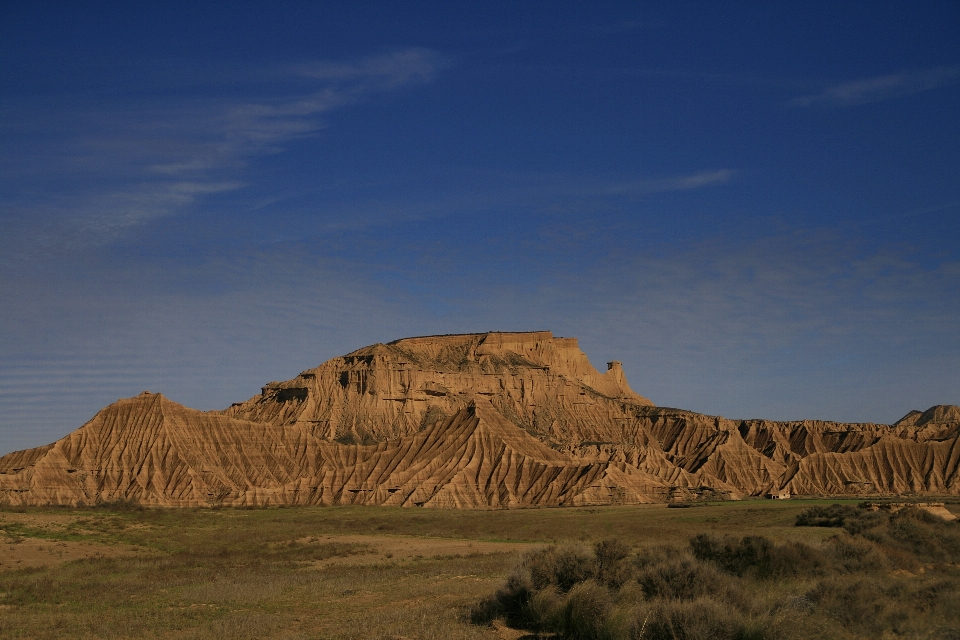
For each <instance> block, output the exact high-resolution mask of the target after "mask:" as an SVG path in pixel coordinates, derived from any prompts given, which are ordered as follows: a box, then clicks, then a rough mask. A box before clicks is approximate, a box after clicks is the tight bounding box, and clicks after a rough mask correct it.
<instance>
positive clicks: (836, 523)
mask: <svg viewBox="0 0 960 640" xmlns="http://www.w3.org/2000/svg"><path fill="white" fill-rule="evenodd" d="M886 519H887V516H886V514H885V513H883V512H879V511H867V510H866V509H863V508H857V507H853V506H851V505H846V504H832V505H830V506H829V507H820V506H814V507H810V508H809V509H806V510H804V511H801V512H800V513H798V514H797V518H796V521H795V522H794V524H795V525H796V526H798V527H838V528H840V527H842V528H843V529H846V531H847V533H850V534H853V535H856V534H858V533H863V532H864V531H866V530H867V529H872V528H874V527H878V526H880V525H882V524H884V523H885V522H886Z"/></svg>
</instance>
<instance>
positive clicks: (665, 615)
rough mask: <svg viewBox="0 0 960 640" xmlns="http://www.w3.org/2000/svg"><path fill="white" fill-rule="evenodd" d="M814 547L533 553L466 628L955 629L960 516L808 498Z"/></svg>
mask: <svg viewBox="0 0 960 640" xmlns="http://www.w3.org/2000/svg"><path fill="white" fill-rule="evenodd" d="M796 525H797V526H800V527H803V526H818V527H824V528H832V529H834V530H836V531H837V533H836V534H835V535H833V536H831V537H829V538H827V539H826V540H824V541H823V542H822V543H821V544H819V545H811V544H807V543H804V542H798V541H789V540H787V541H782V542H775V541H773V540H771V539H770V538H768V537H765V536H762V535H747V536H733V535H723V536H717V535H711V534H707V533H699V534H696V535H693V536H691V537H690V538H689V541H688V543H687V544H686V545H683V546H678V545H655V546H652V547H642V548H640V549H638V550H634V549H631V548H629V547H628V546H627V545H625V544H624V543H623V542H621V541H619V540H616V539H610V540H602V541H599V542H596V543H594V544H593V545H592V546H586V545H564V546H549V547H546V548H542V549H538V550H536V551H532V552H530V553H527V554H526V555H525V556H524V557H523V558H522V559H521V561H520V562H519V564H518V565H517V567H516V568H515V569H514V570H513V572H512V573H511V574H510V576H509V577H508V578H507V580H506V582H505V583H504V584H503V585H502V586H501V587H500V588H499V589H497V590H496V592H495V593H493V594H492V595H490V596H488V597H486V598H484V599H482V600H481V601H480V602H479V603H478V604H476V605H475V606H474V607H473V609H472V610H471V613H470V617H471V621H472V622H473V623H474V624H478V625H483V624H488V623H490V622H491V621H493V620H495V619H502V620H504V621H505V622H506V623H507V624H509V625H510V626H512V627H516V628H520V629H525V630H529V631H531V632H534V633H537V634H541V633H551V634H556V635H557V636H559V637H562V638H575V639H584V640H586V639H610V640H613V639H620V638H622V639H631V640H634V639H640V638H644V639H648V640H679V639H689V640H694V639H697V640H699V639H703V640H707V639H730V640H735V639H747V638H756V639H761V638H771V639H773V638H882V637H891V638H893V637H897V638H960V568H958V564H957V563H958V562H960V525H958V524H957V523H955V522H946V521H944V520H943V519H942V518H940V517H937V516H935V515H931V514H930V513H927V512H925V511H922V510H920V509H916V508H905V509H901V510H899V511H897V512H895V513H892V514H890V513H885V512H880V511H874V512H869V511H866V510H864V509H858V508H856V507H854V506H851V505H832V506H828V507H824V506H814V507H811V508H809V509H807V510H805V511H803V512H801V513H799V514H798V515H797V517H796Z"/></svg>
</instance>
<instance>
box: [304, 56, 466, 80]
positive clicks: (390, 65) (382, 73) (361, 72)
mask: <svg viewBox="0 0 960 640" xmlns="http://www.w3.org/2000/svg"><path fill="white" fill-rule="evenodd" d="M450 64H451V61H450V59H449V58H447V57H445V56H443V55H441V54H439V53H438V52H436V51H431V50H430V49H420V48H413V49H406V50H404V51H397V52H395V53H392V54H389V55H385V56H376V57H370V58H364V59H363V60H358V61H354V62H325V61H321V62H311V63H307V64H300V65H296V66H294V67H292V68H291V71H292V72H293V73H294V74H296V75H299V76H302V77H304V78H312V79H314V80H325V81H340V82H356V81H360V82H361V83H363V85H364V86H367V87H369V86H379V87H381V88H387V89H392V88H395V87H399V86H402V85H408V84H418V83H426V82H430V81H432V80H433V78H434V77H435V76H436V74H437V73H438V72H439V71H441V70H443V69H445V68H447V67H449V66H450Z"/></svg>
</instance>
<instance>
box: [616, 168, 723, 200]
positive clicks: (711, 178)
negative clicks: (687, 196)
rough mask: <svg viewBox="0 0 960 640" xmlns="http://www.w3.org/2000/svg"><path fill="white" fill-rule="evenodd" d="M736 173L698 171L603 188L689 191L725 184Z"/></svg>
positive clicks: (639, 192)
mask: <svg viewBox="0 0 960 640" xmlns="http://www.w3.org/2000/svg"><path fill="white" fill-rule="evenodd" d="M735 174H736V171H734V170H732V169H718V170H712V171H700V172H697V173H692V174H688V175H680V176H668V177H666V178H645V179H642V180H635V181H628V182H621V183H619V184H615V185H611V186H609V187H606V188H605V189H603V193H605V194H618V193H623V194H636V195H642V194H650V193H664V192H667V191H689V190H691V189H701V188H703V187H711V186H714V185H721V184H726V183H727V182H729V181H730V179H731V178H732V177H733V176H734V175H735Z"/></svg>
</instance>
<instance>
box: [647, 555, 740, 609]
mask: <svg viewBox="0 0 960 640" xmlns="http://www.w3.org/2000/svg"><path fill="white" fill-rule="evenodd" d="M637 582H639V583H640V586H641V588H642V589H643V593H644V595H646V597H647V598H665V599H667V600H695V599H697V598H702V597H705V596H708V595H711V594H717V593H721V592H723V593H726V592H728V591H730V590H731V589H732V588H733V586H732V584H731V582H730V580H729V578H726V577H725V576H723V575H721V574H720V573H719V572H718V571H717V570H716V569H714V568H713V567H711V566H709V565H706V564H703V563H701V562H697V561H696V560H694V559H693V558H679V559H674V560H668V561H666V562H661V563H658V564H655V565H651V566H649V567H647V568H646V569H644V570H642V571H641V572H640V575H639V576H638V577H637Z"/></svg>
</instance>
